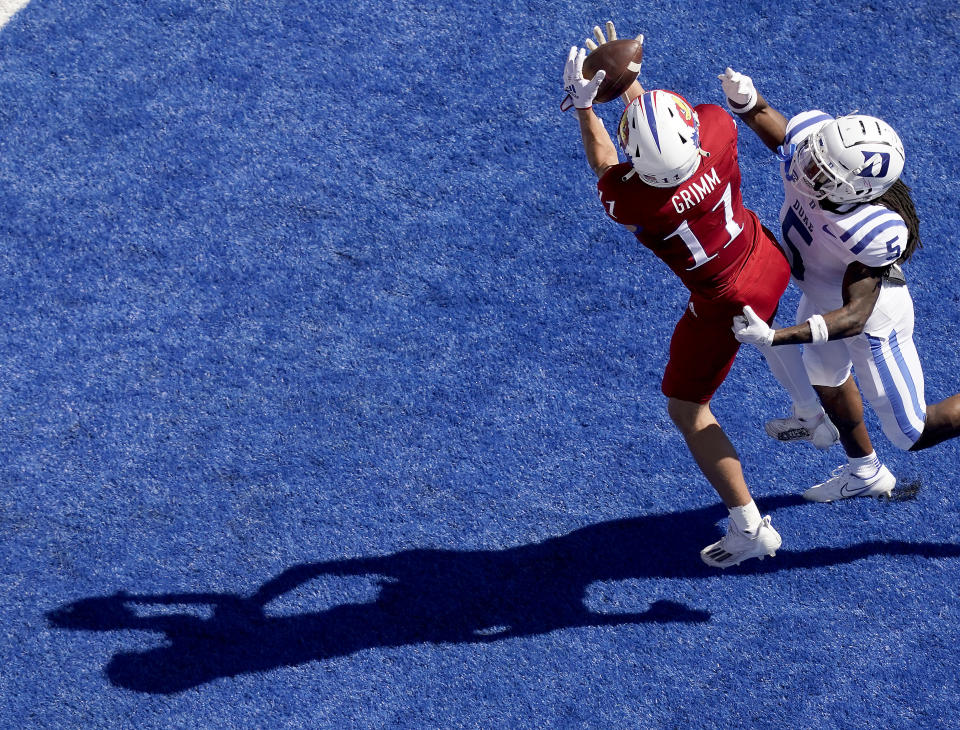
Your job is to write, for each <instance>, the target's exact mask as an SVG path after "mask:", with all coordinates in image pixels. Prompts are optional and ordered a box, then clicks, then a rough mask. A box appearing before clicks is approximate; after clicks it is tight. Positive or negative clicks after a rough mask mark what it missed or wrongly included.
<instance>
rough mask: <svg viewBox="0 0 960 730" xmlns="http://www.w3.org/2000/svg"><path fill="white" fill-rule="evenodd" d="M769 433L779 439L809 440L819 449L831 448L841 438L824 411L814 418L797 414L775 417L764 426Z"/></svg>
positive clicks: (785, 440)
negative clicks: (801, 416)
mask: <svg viewBox="0 0 960 730" xmlns="http://www.w3.org/2000/svg"><path fill="white" fill-rule="evenodd" d="M763 428H764V430H765V431H766V432H767V435H768V436H770V437H772V438H775V439H776V440H777V441H784V442H790V441H809V442H810V443H812V444H813V445H814V446H816V447H817V448H818V449H821V450H822V449H829V448H830V447H831V446H833V445H834V444H835V443H837V441H839V440H840V432H839V431H837V427H836V426H834V425H833V421H831V420H830V419H829V418H828V417H827V414H826V413H824V412H823V411H821V412H820V415H819V416H815V417H814V418H809V419H807V418H799V417H798V416H797V415H796V414H794V415H791V416H788V417H787V418H774V419H773V420H771V421H767V422H766V423H765V424H764V426H763Z"/></svg>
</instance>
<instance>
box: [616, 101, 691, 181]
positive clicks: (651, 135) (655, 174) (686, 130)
mask: <svg viewBox="0 0 960 730" xmlns="http://www.w3.org/2000/svg"><path fill="white" fill-rule="evenodd" d="M617 136H618V138H619V140H620V148H621V149H622V150H623V151H624V152H625V153H626V155H627V157H629V158H630V161H631V162H632V163H633V169H634V170H636V171H637V174H638V175H639V176H640V179H641V180H643V182H645V183H647V185H652V186H653V187H656V188H672V187H675V186H676V185H679V184H680V183H682V182H683V181H684V180H686V179H687V178H689V177H690V176H691V175H693V173H694V172H696V171H697V167H698V166H699V165H700V119H699V118H698V117H697V113H696V112H695V111H694V110H693V107H692V106H690V104H689V103H688V102H687V100H686V99H684V98H683V97H682V96H679V95H677V94H674V93H673V92H671V91H660V90H657V91H648V92H646V93H645V94H643V95H641V96H638V97H637V98H636V99H634V100H633V101H632V102H630V103H629V104H628V105H627V108H626V109H625V110H624V111H623V116H622V117H620V126H619V129H618V134H617Z"/></svg>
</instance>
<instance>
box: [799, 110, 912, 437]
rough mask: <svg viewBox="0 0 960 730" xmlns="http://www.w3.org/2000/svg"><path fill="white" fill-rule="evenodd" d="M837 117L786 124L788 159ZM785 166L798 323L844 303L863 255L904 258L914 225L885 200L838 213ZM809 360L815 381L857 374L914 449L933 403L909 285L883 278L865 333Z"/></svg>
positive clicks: (888, 428)
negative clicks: (807, 193) (847, 279)
mask: <svg viewBox="0 0 960 730" xmlns="http://www.w3.org/2000/svg"><path fill="white" fill-rule="evenodd" d="M832 119H833V117H830V116H828V115H827V114H824V113H823V112H821V111H809V112H803V113H802V114H798V115H797V116H795V117H793V119H791V120H790V122H789V124H788V125H787V134H786V138H785V140H784V144H783V148H782V152H784V154H783V155H782V157H788V155H789V154H790V152H789V151H790V150H791V145H798V144H799V143H800V142H801V141H802V140H803V139H805V138H806V137H807V136H809V135H810V134H813V133H815V132H816V131H817V130H818V129H820V127H822V126H823V125H824V124H826V123H827V122H829V121H831V120H832ZM789 165H790V162H789V158H788V159H787V160H786V161H784V162H783V163H782V164H781V167H780V174H781V176H782V177H783V187H784V201H783V207H782V208H781V209H780V227H781V245H782V246H783V248H784V250H785V251H786V253H787V257H788V258H789V259H790V262H791V271H792V273H793V279H794V281H795V282H796V284H797V286H798V287H800V290H801V291H802V292H803V296H802V297H801V298H800V303H799V305H798V306H797V323H798V324H799V323H801V322H805V321H806V320H807V319H808V318H809V317H810V316H811V315H813V314H824V313H826V312H830V311H832V310H835V309H839V308H840V307H842V306H843V294H842V291H843V275H844V273H845V272H846V269H847V266H848V265H849V264H851V263H853V262H854V261H859V262H860V263H862V264H864V265H866V266H873V267H880V266H886V265H887V264H891V263H893V262H894V261H896V260H897V258H898V257H899V256H900V254H901V252H902V251H903V249H904V247H905V246H906V245H907V226H906V224H905V223H904V221H903V218H901V217H900V215H899V214H898V213H895V212H894V211H892V210H890V209H889V208H886V207H884V206H881V205H873V204H871V203H854V204H850V205H845V206H841V207H840V208H839V209H838V210H837V211H828V210H825V209H823V208H821V207H820V204H819V203H818V202H817V201H814V200H811V199H809V198H805V197H804V196H802V195H800V194H799V193H797V192H796V190H795V189H794V187H793V184H792V183H791V182H790V180H789V179H788V177H787V170H788V168H789ZM803 363H804V366H805V367H806V369H807V374H808V375H809V377H810V382H811V383H813V384H814V385H825V386H832V387H836V386H839V385H841V384H842V383H843V382H844V381H846V379H847V378H848V377H850V372H851V369H852V370H853V371H855V372H856V374H857V380H858V381H859V383H860V389H861V391H862V392H863V396H864V397H865V398H866V399H867V401H868V402H869V403H870V405H871V406H872V407H873V409H874V411H876V413H877V415H878V416H879V418H880V422H881V424H882V426H883V432H884V433H885V434H886V435H887V438H889V439H890V440H891V441H892V442H893V443H894V444H895V445H896V446H897V447H899V448H901V449H909V448H910V447H911V446H912V445H913V444H914V442H916V440H917V439H918V438H920V434H921V433H922V432H923V425H924V422H925V420H926V401H925V400H924V394H923V370H922V369H921V367H920V359H919V357H918V356H917V349H916V347H915V346H914V344H913V300H912V299H911V298H910V292H909V291H908V290H907V287H906V285H905V284H898V283H894V282H891V281H888V280H884V282H883V288H882V289H881V291H880V296H879V298H878V299H877V303H876V306H875V307H874V310H873V313H872V314H871V315H870V318H869V319H868V320H867V323H866V326H865V327H864V330H863V332H862V333H861V334H859V335H856V336H855V337H847V338H845V339H842V340H833V341H830V342H825V343H822V344H819V345H804V346H803Z"/></svg>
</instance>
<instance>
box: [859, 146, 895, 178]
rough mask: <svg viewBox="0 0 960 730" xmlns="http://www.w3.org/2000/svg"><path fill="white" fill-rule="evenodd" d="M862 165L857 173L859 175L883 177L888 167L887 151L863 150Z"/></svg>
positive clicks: (888, 155) (888, 156)
mask: <svg viewBox="0 0 960 730" xmlns="http://www.w3.org/2000/svg"><path fill="white" fill-rule="evenodd" d="M861 154H862V155H863V167H862V168H860V172H859V173H857V174H858V175H860V177H884V176H885V175H886V174H887V170H888V169H889V167H890V153H889V152H863V151H862V150H861Z"/></svg>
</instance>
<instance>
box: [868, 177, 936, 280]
mask: <svg viewBox="0 0 960 730" xmlns="http://www.w3.org/2000/svg"><path fill="white" fill-rule="evenodd" d="M870 202H871V203H876V204H877V205H882V206H884V207H885V208H889V209H890V210H892V211H893V212H894V213H898V214H899V215H900V217H901V218H903V222H904V223H906V224H907V246H906V248H904V250H903V253H902V254H900V258H898V259H897V261H896V263H898V264H902V263H903V262H905V261H906V260H907V259H909V258H910V257H911V256H913V252H914V251H916V250H917V249H918V248H922V247H923V244H922V243H921V242H920V219H919V218H918V217H917V209H916V207H915V206H914V205H913V198H912V197H911V196H910V188H909V187H907V185H906V183H904V182H903V180H897V181H896V182H895V183H894V184H893V186H892V187H891V188H890V189H889V190H887V192H885V193H884V194H883V195H881V196H880V197H879V198H875V199H874V200H871V201H870Z"/></svg>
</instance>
